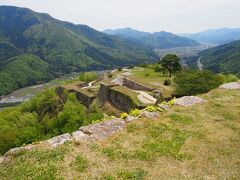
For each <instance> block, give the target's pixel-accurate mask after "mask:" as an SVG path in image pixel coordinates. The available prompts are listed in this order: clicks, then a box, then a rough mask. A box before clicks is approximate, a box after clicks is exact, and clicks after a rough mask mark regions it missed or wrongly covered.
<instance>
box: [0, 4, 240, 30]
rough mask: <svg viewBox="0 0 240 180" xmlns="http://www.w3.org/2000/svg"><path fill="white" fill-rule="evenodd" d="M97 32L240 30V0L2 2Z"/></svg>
mask: <svg viewBox="0 0 240 180" xmlns="http://www.w3.org/2000/svg"><path fill="white" fill-rule="evenodd" d="M0 5H13V6H19V7H27V8H30V9H32V10H34V11H37V12H44V13H48V14H50V15H51V16H53V17H54V18H56V19H60V20H64V21H69V22H72V23H75V24H86V25H89V26H90V27H93V28H95V29H97V30H100V31H102V30H105V29H116V28H123V27H132V28H135V29H138V30H142V31H148V32H157V31H162V30H164V31H169V32H173V33H191V32H198V31H202V30H206V29H216V28H223V27H228V28H237V27H240V20H239V19H240V0H0Z"/></svg>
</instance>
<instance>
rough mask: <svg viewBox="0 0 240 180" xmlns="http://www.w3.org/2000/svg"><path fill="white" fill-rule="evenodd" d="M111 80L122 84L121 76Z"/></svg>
mask: <svg viewBox="0 0 240 180" xmlns="http://www.w3.org/2000/svg"><path fill="white" fill-rule="evenodd" d="M111 82H112V83H115V84H118V85H120V86H122V85H123V77H122V76H119V77H117V78H115V79H114V80H112V81H111Z"/></svg>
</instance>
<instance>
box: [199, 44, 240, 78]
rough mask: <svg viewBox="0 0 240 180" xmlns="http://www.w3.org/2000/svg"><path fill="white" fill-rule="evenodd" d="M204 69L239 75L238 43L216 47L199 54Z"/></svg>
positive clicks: (239, 45) (239, 53)
mask: <svg viewBox="0 0 240 180" xmlns="http://www.w3.org/2000/svg"><path fill="white" fill-rule="evenodd" d="M199 56H201V57H202V58H201V63H202V64H203V68H204V69H208V70H211V71H214V72H223V73H232V74H239V73H240V70H239V69H240V41H235V42H232V43H229V44H225V45H221V46H217V47H214V48H211V49H208V50H206V51H203V52H201V53H200V54H199Z"/></svg>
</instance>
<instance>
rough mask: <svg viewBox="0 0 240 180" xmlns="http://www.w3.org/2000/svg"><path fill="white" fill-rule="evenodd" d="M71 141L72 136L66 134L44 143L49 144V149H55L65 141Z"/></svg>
mask: <svg viewBox="0 0 240 180" xmlns="http://www.w3.org/2000/svg"><path fill="white" fill-rule="evenodd" d="M71 140H72V136H71V135H70V134H69V133H66V134H62V135H60V136H56V137H53V138H51V139H49V140H47V141H46V142H47V143H49V144H50V146H51V147H56V146H58V145H60V144H63V143H65V142H67V141H71Z"/></svg>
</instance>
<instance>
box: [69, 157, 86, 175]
mask: <svg viewBox="0 0 240 180" xmlns="http://www.w3.org/2000/svg"><path fill="white" fill-rule="evenodd" d="M71 165H72V167H73V168H74V169H75V170H76V171H78V172H83V171H85V170H86V169H87V167H88V162H87V159H86V158H85V157H83V156H82V155H81V154H79V155H78V156H77V157H76V159H75V161H74V162H72V164H71Z"/></svg>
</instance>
